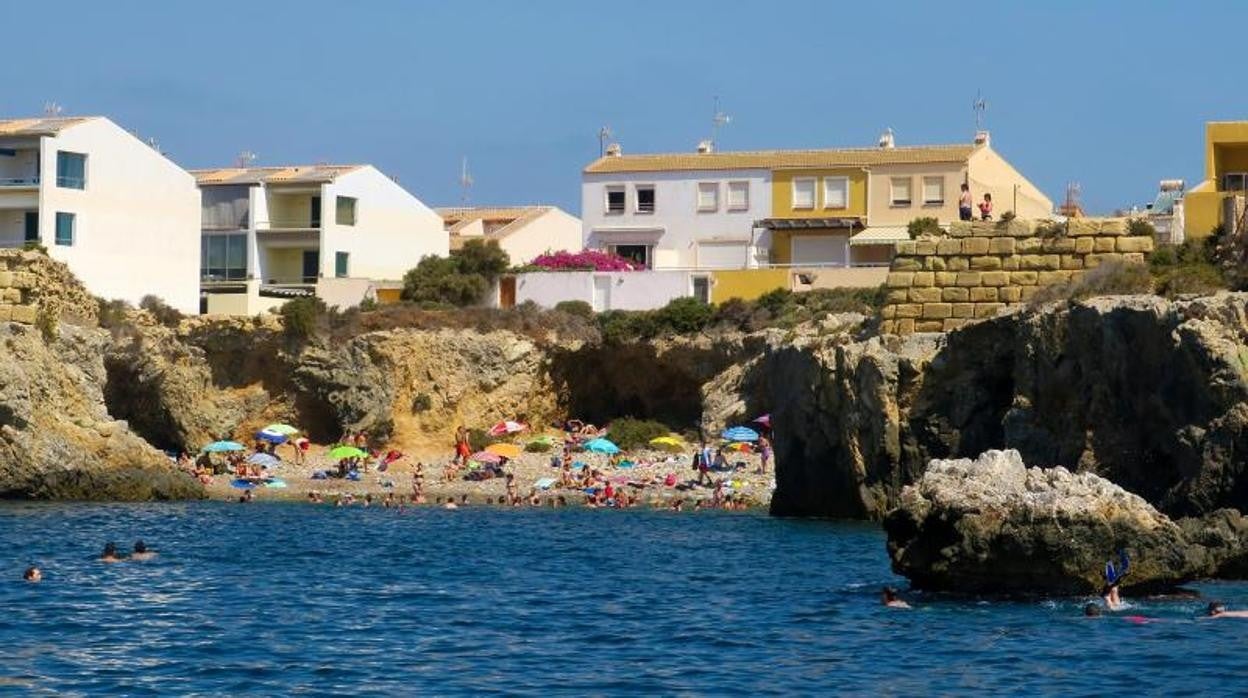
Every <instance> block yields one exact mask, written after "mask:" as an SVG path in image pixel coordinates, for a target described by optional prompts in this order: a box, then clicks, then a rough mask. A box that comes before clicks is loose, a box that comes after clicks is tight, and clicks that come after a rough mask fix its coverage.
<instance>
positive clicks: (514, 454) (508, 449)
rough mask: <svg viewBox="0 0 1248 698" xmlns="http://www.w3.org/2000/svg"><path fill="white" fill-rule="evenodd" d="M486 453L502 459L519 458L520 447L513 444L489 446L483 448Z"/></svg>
mask: <svg viewBox="0 0 1248 698" xmlns="http://www.w3.org/2000/svg"><path fill="white" fill-rule="evenodd" d="M485 451H486V453H493V454H494V455H496V456H502V457H503V458H519V457H520V447H519V446H517V445H515V444H490V445H489V446H486V447H485Z"/></svg>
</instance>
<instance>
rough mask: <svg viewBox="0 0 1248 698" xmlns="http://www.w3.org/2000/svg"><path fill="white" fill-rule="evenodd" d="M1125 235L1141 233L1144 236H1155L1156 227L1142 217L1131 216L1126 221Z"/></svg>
mask: <svg viewBox="0 0 1248 698" xmlns="http://www.w3.org/2000/svg"><path fill="white" fill-rule="evenodd" d="M1127 235H1142V236H1145V237H1150V238H1152V237H1156V236H1157V229H1156V228H1154V227H1153V224H1152V223H1149V222H1148V221H1146V220H1144V219H1143V218H1132V219H1131V220H1130V221H1128V222H1127Z"/></svg>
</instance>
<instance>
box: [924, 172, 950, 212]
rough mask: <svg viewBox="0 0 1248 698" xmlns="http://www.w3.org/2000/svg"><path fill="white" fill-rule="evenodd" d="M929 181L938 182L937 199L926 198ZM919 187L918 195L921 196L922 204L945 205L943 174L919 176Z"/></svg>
mask: <svg viewBox="0 0 1248 698" xmlns="http://www.w3.org/2000/svg"><path fill="white" fill-rule="evenodd" d="M929 181H936V182H939V183H940V198H939V199H928V198H927V183H928V182H929ZM919 187H920V190H919V195H920V196H921V197H922V198H923V205H924V206H944V205H945V178H944V177H943V176H941V175H923V177H921V178H920V183H919Z"/></svg>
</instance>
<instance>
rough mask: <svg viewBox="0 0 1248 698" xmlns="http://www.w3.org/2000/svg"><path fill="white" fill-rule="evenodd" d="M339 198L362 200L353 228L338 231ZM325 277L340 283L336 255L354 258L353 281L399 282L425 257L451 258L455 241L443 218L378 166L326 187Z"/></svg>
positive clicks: (342, 227) (323, 220)
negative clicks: (335, 265)
mask: <svg viewBox="0 0 1248 698" xmlns="http://www.w3.org/2000/svg"><path fill="white" fill-rule="evenodd" d="M337 196H353V197H355V198H356V199H357V203H356V221H355V225H353V226H345V225H338V224H337V223H336V219H335V207H336V198H335V197H337ZM321 205H322V207H323V208H322V213H321V226H322V230H321V275H322V276H323V277H325V278H333V277H334V257H335V254H334V253H336V252H348V253H350V255H351V257H350V266H349V268H348V274H349V275H350V276H351V277H352V278H366V279H376V280H388V281H396V280H399V279H402V278H403V274H404V273H405V272H406V271H407V270H408V269H411V268H412V267H414V266H416V265H417V263H419V262H420V259H421V258H422V257H425V256H428V255H438V256H442V257H445V256H447V254H448V253H449V251H450V249H449V248H450V236H449V235H448V234H447V232H446V230H445V229H444V228H443V225H442V217H441V216H439V215H438V214H437V213H435V212H434V211H433V210H432V209H430V208H429V207H428V206H425V205H424V204H423V203H421V202H420V200H419V199H417V198H416V197H415V196H412V195H411V194H410V193H408V192H407V190H406V189H404V188H403V187H401V186H399V185H398V184H397V183H396V182H395V181H394V180H392V179H390V178H389V177H387V176H385V175H384V174H382V173H381V172H380V171H378V170H377V168H375V167H372V166H366V167H362V168H360V169H358V170H355V171H353V172H349V173H347V174H344V175H341V176H339V177H338V178H337V179H335V180H334V181H333V182H332V183H329V184H326V185H325V186H324V187H323V192H322V198H321Z"/></svg>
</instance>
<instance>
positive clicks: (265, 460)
mask: <svg viewBox="0 0 1248 698" xmlns="http://www.w3.org/2000/svg"><path fill="white" fill-rule="evenodd" d="M247 462H248V463H251V464H252V465H258V466H260V467H262V468H272V467H273V466H275V465H277V464H279V463H281V462H282V459H281V458H278V457H277V456H274V455H270V454H268V453H255V454H252V456H251V457H250V458H248V459H247Z"/></svg>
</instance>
